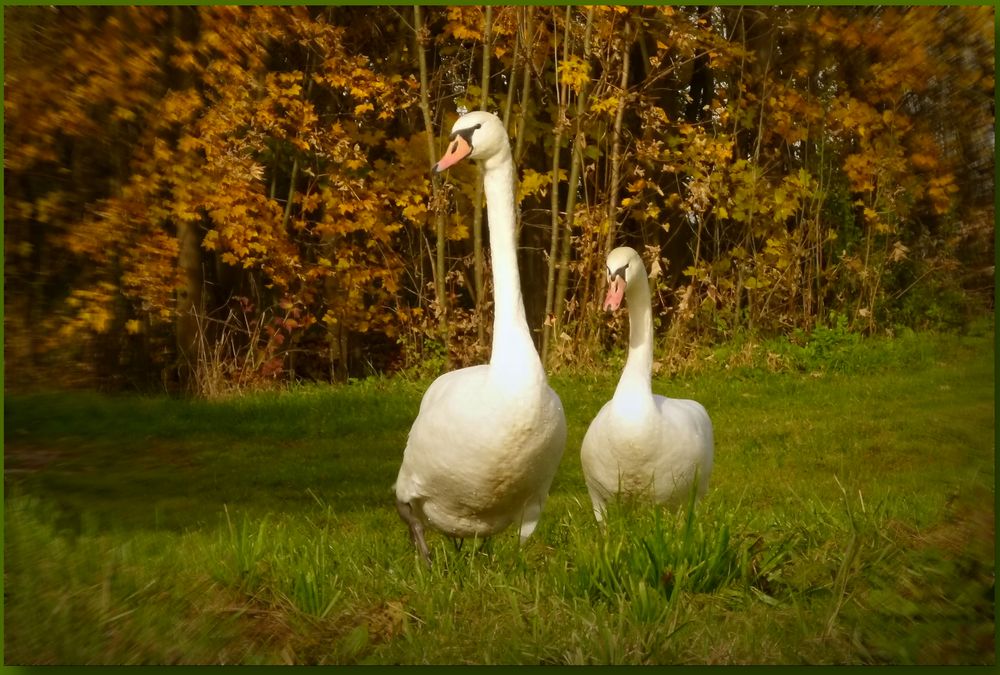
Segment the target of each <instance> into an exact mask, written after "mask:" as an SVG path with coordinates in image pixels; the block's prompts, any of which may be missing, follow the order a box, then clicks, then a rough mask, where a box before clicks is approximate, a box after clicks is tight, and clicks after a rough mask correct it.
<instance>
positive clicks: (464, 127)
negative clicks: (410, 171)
mask: <svg viewBox="0 0 1000 675" xmlns="http://www.w3.org/2000/svg"><path fill="white" fill-rule="evenodd" d="M504 152H506V153H507V154H508V155H509V154H510V140H509V139H508V138H507V129H506V128H505V127H504V125H503V122H501V121H500V118H499V117H497V116H496V115H494V114H493V113H489V112H486V111H485V110H474V111H472V112H470V113H466V114H464V115H462V116H461V117H459V118H458V119H457V120H456V121H455V124H454V125H452V127H451V136H450V137H449V141H448V150H447V152H445V153H444V156H443V157H442V158H441V159H440V160H439V161H438V163H437V164H435V165H434V172H435V173H441V172H442V171H444V170H446V169H448V168H450V167H452V166H454V165H455V164H458V163H459V162H461V161H462V160H463V159H465V158H469V159H485V160H488V159H490V158H492V157H495V156H497V155H501V154H503V153H504Z"/></svg>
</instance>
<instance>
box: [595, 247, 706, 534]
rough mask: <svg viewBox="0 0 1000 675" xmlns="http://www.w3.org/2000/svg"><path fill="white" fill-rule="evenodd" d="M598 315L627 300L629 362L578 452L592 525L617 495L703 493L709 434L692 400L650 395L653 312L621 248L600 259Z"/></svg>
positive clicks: (640, 268)
mask: <svg viewBox="0 0 1000 675" xmlns="http://www.w3.org/2000/svg"><path fill="white" fill-rule="evenodd" d="M607 278H608V293H607V296H606V298H605V300H604V309H605V310H612V311H613V310H617V309H618V308H619V307H620V306H621V303H622V300H623V299H624V300H626V301H627V303H628V312H629V342H628V345H629V346H628V357H627V359H626V361H625V368H624V370H623V371H622V374H621V378H620V379H619V380H618V387H617V388H616V389H615V394H614V396H613V397H612V399H611V400H610V401H608V402H607V403H606V404H604V406H603V407H602V408H601V410H600V411H599V412H598V413H597V416H596V417H595V418H594V420H593V421H592V422H591V423H590V427H589V428H588V429H587V433H586V435H585V436H584V438H583V445H582V447H581V449H580V460H581V463H582V465H583V473H584V477H585V479H586V483H587V491H588V492H589V493H590V499H591V502H592V504H593V507H594V515H595V516H596V518H597V520H599V521H600V520H603V518H604V514H605V509H606V504H607V502H608V501H609V500H611V499H613V498H614V497H615V496H616V495H621V496H624V497H643V498H647V499H651V500H652V501H654V502H656V503H666V504H676V503H679V502H682V501H683V500H684V499H686V498H687V497H688V496H690V494H691V490H692V489H694V490H697V495H699V496H700V495H702V494H704V492H705V491H706V490H707V489H708V479H709V476H710V475H711V473H712V462H713V453H714V445H715V441H714V437H713V431H712V422H711V421H710V419H709V417H708V413H707V412H706V411H705V408H704V406H702V405H701V404H700V403H698V402H697V401H690V400H686V399H673V398H667V397H665V396H659V395H656V394H653V390H652V366H653V311H652V307H651V304H650V294H649V278H648V277H647V275H646V267H645V265H643V263H642V258H641V257H639V254H638V253H637V252H636V251H635V250H634V249H631V248H629V247H627V246H623V247H621V248H616V249H615V250H613V251H612V252H611V253H610V254H609V255H608V259H607Z"/></svg>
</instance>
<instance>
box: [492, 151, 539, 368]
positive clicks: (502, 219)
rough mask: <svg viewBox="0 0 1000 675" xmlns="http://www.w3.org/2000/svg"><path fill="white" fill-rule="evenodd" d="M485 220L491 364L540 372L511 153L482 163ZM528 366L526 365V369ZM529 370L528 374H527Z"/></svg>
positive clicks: (505, 152) (504, 153)
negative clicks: (524, 286) (520, 252)
mask: <svg viewBox="0 0 1000 675" xmlns="http://www.w3.org/2000/svg"><path fill="white" fill-rule="evenodd" d="M483 184H484V193H485V195H486V217H487V224H488V227H489V237H490V257H491V260H492V268H493V269H492V274H493V303H494V304H493V310H494V315H493V347H492V352H491V355H490V364H491V365H493V366H497V367H498V368H500V369H503V370H508V369H510V372H511V373H512V374H513V373H520V372H529V371H530V372H531V373H532V374H536V371H539V370H540V369H541V362H540V361H539V359H538V352H537V351H536V350H535V345H534V343H533V342H532V340H531V332H530V331H529V330H528V321H527V318H526V317H525V313H524V299H523V298H522V296H521V277H520V273H519V270H518V265H517V240H516V235H515V232H516V220H515V212H514V164H513V161H512V160H511V156H510V149H509V148H507V149H505V151H504V152H501V153H498V154H497V155H494V156H493V157H490V158H489V159H488V160H487V161H485V162H484V163H483ZM526 364H527V365H526ZM526 369H527V370H526Z"/></svg>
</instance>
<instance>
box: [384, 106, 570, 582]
mask: <svg viewBox="0 0 1000 675" xmlns="http://www.w3.org/2000/svg"><path fill="white" fill-rule="evenodd" d="M465 159H471V160H477V161H479V162H480V163H481V166H482V169H483V171H482V176H483V187H484V193H485V195H486V212H487V219H488V220H487V223H488V227H489V242H490V255H491V258H492V275H493V289H494V318H493V340H492V347H491V353H490V359H489V363H486V364H483V365H477V366H472V367H468V368H462V369H459V370H453V371H450V372H447V373H445V374H443V375H441V376H440V377H438V378H437V379H436V380H434V382H432V383H431V385H430V387H428V388H427V391H426V392H425V393H424V396H423V398H422V399H421V401H420V407H419V410H418V412H417V417H416V419H415V420H414V421H413V424H412V426H411V428H410V432H409V436H408V437H407V443H406V447H405V449H404V450H403V460H402V464H401V466H400V469H399V474H398V476H397V478H396V482H395V485H394V489H395V493H396V510H397V512H398V513H399V516H400V518H402V520H403V521H404V523H406V525H407V526H408V527H409V530H410V535H411V537H412V539H413V542H414V544H415V545H416V548H417V550H418V551H419V553H420V556H421V558H422V559H423V560H424V562H426V563H427V564H428V565H430V554H429V551H428V547H427V543H426V539H425V537H424V531H425V528H426V527H428V526H430V527H432V528H433V529H435V530H437V531H439V532H442V533H444V534H446V535H448V536H450V537H453V538H457V539H459V540H462V539H465V538H483V539H485V538H487V537H489V536H491V535H494V534H496V533H498V532H500V531H502V530H504V529H505V528H507V527H508V526H510V525H511V524H516V525H517V526H518V527H519V529H520V541H521V543H522V544H523V543H524V542H525V541H526V540H527V539H528V537H530V536H531V534H532V532H533V531H534V530H535V527H536V526H537V524H538V521H539V518H540V516H541V512H542V507H543V506H544V505H545V501H546V499H547V497H548V492H549V488H550V486H551V484H552V479H553V478H554V477H555V473H556V470H557V469H558V467H559V463H560V461H561V459H562V455H563V451H564V449H565V446H566V416H565V412H564V411H563V405H562V401H561V400H560V398H559V395H558V394H556V392H555V391H554V390H553V389H552V388H551V387H550V386H549V384H548V379H547V377H546V374H545V370H544V368H543V366H542V362H541V359H540V358H539V356H538V352H537V350H536V349H535V345H534V342H533V341H532V339H531V332H530V330H529V328H528V322H527V319H526V318H525V312H524V301H523V298H522V295H521V283H520V277H519V273H518V265H517V244H516V221H515V212H514V163H513V159H512V157H511V151H510V141H509V139H508V136H507V131H506V129H505V127H504V125H503V122H501V121H500V118H498V117H497V116H496V115H494V114H492V113H489V112H486V111H481V110H477V111H472V112H468V113H466V114H464V115H462V116H461V117H459V118H458V120H457V121H456V122H455V124H454V126H453V127H452V130H451V135H450V138H449V143H448V148H447V150H446V152H445V154H444V155H443V156H442V158H441V159H440V161H438V162H437V164H435V165H434V167H433V171H435V172H437V173H440V172H442V171H445V170H447V169H449V168H450V167H452V166H454V165H455V164H457V163H459V162H461V161H463V160H465Z"/></svg>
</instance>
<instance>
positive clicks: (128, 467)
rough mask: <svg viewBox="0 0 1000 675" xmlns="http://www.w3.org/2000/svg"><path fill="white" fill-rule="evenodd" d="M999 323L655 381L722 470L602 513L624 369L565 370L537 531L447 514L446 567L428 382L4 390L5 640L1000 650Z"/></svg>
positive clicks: (255, 646)
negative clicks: (704, 483)
mask: <svg viewBox="0 0 1000 675" xmlns="http://www.w3.org/2000/svg"><path fill="white" fill-rule="evenodd" d="M993 343H994V337H993V334H992V332H991V331H990V332H989V334H988V335H979V336H964V337H962V336H953V335H933V334H921V335H912V334H911V335H907V336H904V337H901V338H898V339H896V340H891V341H890V340H868V341H863V342H860V343H854V342H852V343H850V344H844V345H839V346H838V345H834V346H832V347H830V348H829V349H828V351H827V352H825V353H823V354H817V353H816V352H815V350H814V351H813V352H809V353H805V352H802V353H799V354H798V355H797V356H796V354H795V353H794V351H786V352H782V351H781V349H780V348H779V347H776V346H773V345H772V346H771V347H768V346H764V347H760V346H758V347H757V349H756V351H754V350H753V349H749V348H748V349H747V350H746V353H747V354H748V355H749V356H748V358H747V359H746V360H745V363H740V360H739V359H738V358H736V356H738V352H737V351H735V349H736V348H733V349H731V350H730V351H729V352H725V351H724V350H721V351H717V352H714V353H712V354H707V355H706V356H707V360H706V362H705V363H706V365H705V366H704V367H703V368H701V369H699V370H698V371H697V372H694V373H692V374H690V375H686V376H683V377H675V378H657V379H656V380H655V381H654V390H655V391H656V392H657V393H661V394H665V395H668V396H674V397H678V398H695V399H697V400H699V401H701V402H702V403H703V404H704V405H705V406H706V408H707V409H708V411H709V413H710V415H711V416H712V420H713V423H714V425H715V433H716V461H715V470H714V473H713V475H712V480H711V487H710V490H709V493H708V495H707V496H706V497H705V498H704V499H703V500H702V501H701V502H699V503H698V504H697V505H695V506H693V507H691V506H689V507H687V508H684V509H681V510H680V511H679V512H676V513H675V512H666V511H660V510H658V509H655V508H651V507H646V506H642V505H634V504H621V505H618V506H616V507H615V508H614V509H613V510H612V513H611V514H610V518H609V523H608V526H607V528H606V529H605V530H601V529H599V528H598V527H597V525H596V524H595V523H594V521H593V518H592V515H591V513H590V506H589V503H588V500H587V496H586V489H585V488H584V484H583V478H582V473H581V469H580V460H579V447H580V442H581V440H582V438H583V434H584V432H585V430H586V427H587V424H588V423H589V421H590V419H591V417H592V416H593V415H594V414H595V413H596V412H597V410H598V409H599V407H600V406H601V405H602V404H603V402H604V401H605V400H606V399H607V398H608V397H609V396H610V395H611V393H612V392H613V389H614V385H615V380H616V376H617V373H616V370H615V368H616V367H617V366H614V367H612V368H609V373H608V374H607V375H601V376H596V375H593V374H561V375H558V376H555V377H553V378H552V384H553V387H554V388H555V389H556V391H558V392H559V394H560V396H561V397H562V400H563V404H564V407H565V409H566V412H567V421H568V425H569V438H568V442H567V448H566V454H565V456H564V458H563V461H562V464H561V466H560V469H559V472H558V474H557V476H556V480H555V482H554V484H553V487H552V492H551V495H550V499H549V502H548V504H547V506H546V509H545V511H544V513H543V516H542V521H541V524H540V526H539V528H538V530H537V531H536V533H535V535H534V536H533V537H532V539H531V540H530V541H529V542H528V543H527V544H526V545H525V546H524V547H519V546H518V544H517V537H516V533H515V532H513V531H508V532H505V533H503V534H501V535H500V536H497V537H494V538H493V539H492V540H489V541H487V542H473V541H469V542H465V544H464V545H463V546H462V547H461V548H460V549H457V548H456V547H455V546H454V545H453V542H451V541H450V540H448V539H446V538H444V537H442V536H440V535H437V534H431V535H430V537H429V541H428V543H429V544H430V546H431V549H432V555H433V557H434V565H433V567H432V568H431V569H430V570H428V569H426V568H425V567H424V566H423V565H422V564H421V562H420V560H419V558H418V557H417V555H416V554H415V552H414V550H413V547H412V545H411V543H410V541H409V539H408V536H407V532H406V528H405V527H404V526H403V524H402V523H401V522H400V521H399V519H398V517H397V515H396V513H395V509H394V508H393V504H392V499H393V496H392V491H391V486H392V483H393V480H394V478H395V474H396V471H397V469H398V467H399V462H400V458H401V453H402V448H403V446H404V444H405V439H406V433H407V430H408V428H409V425H410V423H411V421H412V420H413V417H414V415H415V414H416V410H417V406H418V404H419V401H420V396H421V394H422V392H423V390H424V388H425V387H426V386H427V384H428V382H427V381H411V380H408V379H406V378H404V377H394V378H390V379H373V380H367V381H361V382H354V383H351V384H349V385H344V386H336V387H331V386H308V387H298V388H295V389H293V390H291V391H285V392H271V393H257V394H249V395H244V396H241V397H236V398H231V399H226V400H220V401H212V402H205V401H194V400H180V399H171V398H167V397H137V396H104V395H97V394H85V393H48V394H33V395H19V396H8V397H7V398H6V400H5V404H4V440H5V449H4V469H5V472H4V475H5V522H4V525H5V534H4V556H5V617H4V631H5V645H4V647H5V657H4V660H5V662H6V663H7V664H56V663H59V664H80V663H85V664H107V663H114V664H136V663H141V664H166V663H169V664H173V663H244V664H260V663H298V664H323V663H341V664H344V663H402V664H415V663H482V664H484V663H505V664H508V663H516V664H539V663H541V664H577V663H635V664H640V663H642V664H650V663H652V664H668V663H670V664H673V663H683V664H706V663H707V664H728V663H738V664H745V663H768V664H771V663H812V664H828V663H836V664H884V663H899V664H908V663H928V664H930V663H971V664H992V663H994V662H995V651H994V607H995V590H994V589H995V586H994V567H995V556H994V536H995V535H994V520H995V518H994V486H995V476H994V468H995V457H994V455H995V444H994V344H993ZM771 349H773V350H774V351H773V352H772V351H769V350H771ZM789 349H791V348H789ZM793 356H795V358H792V357H793ZM765 362H766V363H770V364H771V365H770V367H766V366H765V365H764V363H765ZM775 364H777V366H776V367H775ZM782 364H784V365H782Z"/></svg>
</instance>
